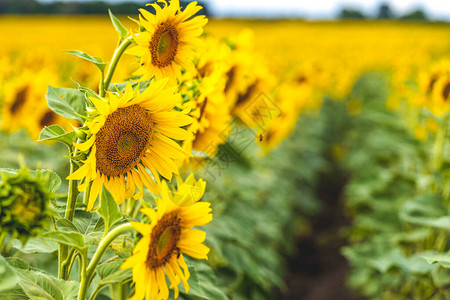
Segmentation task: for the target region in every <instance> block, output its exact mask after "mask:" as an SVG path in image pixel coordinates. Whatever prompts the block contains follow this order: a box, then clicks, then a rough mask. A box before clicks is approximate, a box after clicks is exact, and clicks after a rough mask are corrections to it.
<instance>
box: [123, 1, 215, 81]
mask: <svg viewBox="0 0 450 300" xmlns="http://www.w3.org/2000/svg"><path fill="white" fill-rule="evenodd" d="M160 3H161V5H160ZM147 5H149V6H150V7H151V8H153V10H154V11H155V13H154V14H152V13H150V12H149V11H147V10H145V9H140V10H139V11H140V12H141V14H140V15H139V20H140V25H141V28H143V29H144V31H142V32H139V33H137V34H135V35H134V36H133V39H134V41H135V43H136V46H135V47H133V48H130V49H129V50H128V51H127V53H128V54H131V55H135V56H138V57H139V63H140V68H139V69H138V70H137V71H136V72H135V75H142V78H141V80H147V79H150V78H152V77H153V76H155V78H157V79H159V78H163V77H169V78H171V81H173V82H175V79H177V78H179V77H180V76H181V69H185V70H188V71H195V67H194V64H193V62H192V61H191V58H192V55H193V48H195V47H198V46H199V45H201V42H200V39H199V36H200V35H201V34H202V32H203V27H204V26H205V25H206V23H207V19H206V18H205V16H195V17H194V15H195V14H196V13H197V12H199V11H200V10H201V9H202V7H201V6H199V5H197V2H191V3H189V5H188V6H186V8H185V9H184V10H182V9H181V8H180V3H179V0H170V1H165V0H163V1H158V2H157V3H153V4H147Z"/></svg>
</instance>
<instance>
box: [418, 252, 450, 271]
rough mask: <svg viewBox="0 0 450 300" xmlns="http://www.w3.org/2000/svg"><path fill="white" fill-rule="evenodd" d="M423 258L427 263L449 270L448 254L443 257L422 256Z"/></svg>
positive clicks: (449, 258) (437, 255) (449, 257)
mask: <svg viewBox="0 0 450 300" xmlns="http://www.w3.org/2000/svg"><path fill="white" fill-rule="evenodd" d="M423 258H425V260H426V261H427V262H428V263H429V264H434V263H439V264H440V265H441V266H442V267H444V268H447V269H450V252H449V253H447V254H445V255H439V254H436V255H424V256H423Z"/></svg>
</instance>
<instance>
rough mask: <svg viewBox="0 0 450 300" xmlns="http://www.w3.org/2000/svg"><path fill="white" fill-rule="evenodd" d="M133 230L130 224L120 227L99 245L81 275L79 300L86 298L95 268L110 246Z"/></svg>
mask: <svg viewBox="0 0 450 300" xmlns="http://www.w3.org/2000/svg"><path fill="white" fill-rule="evenodd" d="M132 229H133V227H132V226H131V224H130V223H127V224H123V225H120V226H119V227H116V228H115V229H114V230H113V231H111V232H110V233H108V235H106V236H105V237H104V238H103V239H102V241H101V242H100V244H99V245H98V248H97V251H95V254H94V256H93V257H92V259H91V262H90V263H89V266H88V267H87V268H85V269H84V272H82V273H81V286H80V292H79V294H78V300H84V299H85V298H86V293H87V288H88V286H89V283H90V281H91V278H92V276H93V274H94V271H95V268H96V267H97V265H98V264H99V262H100V259H101V258H102V256H103V254H104V253H105V251H106V249H108V247H109V245H110V244H111V243H112V242H113V241H114V239H115V238H116V237H118V236H119V235H121V234H122V233H124V232H127V231H131V230H132ZM81 256H83V255H81ZM84 267H85V266H84Z"/></svg>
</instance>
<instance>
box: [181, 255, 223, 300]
mask: <svg viewBox="0 0 450 300" xmlns="http://www.w3.org/2000/svg"><path fill="white" fill-rule="evenodd" d="M186 262H187V264H188V267H189V272H190V273H191V276H190V277H189V294H188V295H190V296H197V297H200V298H202V299H214V300H227V299H229V298H228V296H227V295H226V294H225V293H224V292H223V291H222V290H221V289H220V288H219V287H218V286H217V283H216V279H217V277H216V275H215V274H214V272H213V270H212V269H211V268H210V267H209V266H208V265H207V264H205V263H204V262H194V261H193V260H191V259H186ZM180 292H182V293H185V290H184V286H182V285H181V286H180Z"/></svg>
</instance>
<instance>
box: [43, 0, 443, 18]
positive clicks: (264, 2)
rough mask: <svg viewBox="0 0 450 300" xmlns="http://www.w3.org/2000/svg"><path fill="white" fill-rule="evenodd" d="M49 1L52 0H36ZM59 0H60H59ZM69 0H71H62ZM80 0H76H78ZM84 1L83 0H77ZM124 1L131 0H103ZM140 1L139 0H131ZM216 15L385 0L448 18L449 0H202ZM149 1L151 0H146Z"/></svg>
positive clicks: (309, 13)
mask: <svg viewBox="0 0 450 300" xmlns="http://www.w3.org/2000/svg"><path fill="white" fill-rule="evenodd" d="M40 1H41V2H50V1H55V0H40ZM59 1H61V0H59ZM63 1H73V0H63ZM78 1H80V0H78ZM81 1H87V0H81ZM106 1H108V2H124V1H133V0H106ZM135 1H137V2H143V1H142V0H135ZM206 1H207V2H208V3H209V4H210V5H209V7H210V9H211V11H212V13H213V14H214V15H216V16H220V17H227V16H233V15H234V16H286V17H294V16H296V17H304V18H311V19H322V18H333V17H335V16H336V15H337V14H338V12H339V11H340V10H341V8H342V7H352V8H357V9H360V10H361V11H362V12H364V13H365V14H371V13H373V12H376V11H377V8H378V7H379V5H380V3H381V2H387V3H388V4H389V6H390V7H391V9H392V10H393V11H394V13H396V14H398V15H401V14H404V13H406V12H409V11H412V10H414V9H417V8H421V9H423V10H425V12H426V13H427V14H428V15H429V16H430V17H432V18H434V19H445V20H450V0H387V1H382V0H314V1H301V0H206ZM148 2H151V1H148Z"/></svg>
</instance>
